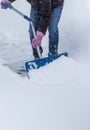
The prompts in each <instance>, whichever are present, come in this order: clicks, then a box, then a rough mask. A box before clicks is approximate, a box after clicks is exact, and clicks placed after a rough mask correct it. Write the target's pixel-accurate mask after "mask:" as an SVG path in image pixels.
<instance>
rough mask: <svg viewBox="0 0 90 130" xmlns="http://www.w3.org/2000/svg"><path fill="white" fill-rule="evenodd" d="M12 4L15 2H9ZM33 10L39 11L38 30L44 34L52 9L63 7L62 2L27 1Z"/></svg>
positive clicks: (59, 0) (53, 0) (45, 0)
mask: <svg viewBox="0 0 90 130" xmlns="http://www.w3.org/2000/svg"><path fill="white" fill-rule="evenodd" d="M9 1H11V2H14V1H15V0H9ZM27 1H28V2H29V3H30V4H31V6H32V7H33V8H35V9H36V10H38V11H39V15H40V22H39V25H38V30H39V31H41V32H43V33H44V34H45V33H46V30H47V27H48V25H49V22H50V17H51V13H52V9H53V8H56V7H58V6H60V5H63V3H64V0H27Z"/></svg>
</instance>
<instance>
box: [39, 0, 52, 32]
mask: <svg viewBox="0 0 90 130" xmlns="http://www.w3.org/2000/svg"><path fill="white" fill-rule="evenodd" d="M51 10H52V2H51V0H42V3H41V7H40V22H39V26H38V30H39V31H41V32H43V33H44V34H45V33H46V30H47V27H48V25H49V22H50V17H51Z"/></svg>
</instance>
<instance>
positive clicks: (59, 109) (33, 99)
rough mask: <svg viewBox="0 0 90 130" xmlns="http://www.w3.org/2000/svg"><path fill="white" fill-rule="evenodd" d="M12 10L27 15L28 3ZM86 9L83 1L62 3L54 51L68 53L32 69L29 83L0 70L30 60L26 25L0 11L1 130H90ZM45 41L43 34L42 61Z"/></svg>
mask: <svg viewBox="0 0 90 130" xmlns="http://www.w3.org/2000/svg"><path fill="white" fill-rule="evenodd" d="M13 5H14V6H15V7H16V8H18V9H20V10H22V12H24V13H25V14H27V15H29V8H30V7H29V5H28V3H27V2H25V1H23V2H22V6H19V5H20V0H19V1H17V2H15V3H14V4H13ZM88 5H89V4H88V1H87V2H86V1H85V0H82V1H81V0H79V1H78V0H76V1H74V0H72V1H70V0H67V1H65V5H64V11H63V14H62V18H61V23H60V26H59V27H60V34H61V35H60V42H61V44H60V46H59V51H60V52H63V51H68V53H69V57H61V58H59V59H58V60H55V61H54V62H53V63H51V64H49V65H46V66H45V67H42V68H40V69H38V70H32V71H31V72H30V73H29V75H30V80H29V79H27V77H21V76H19V75H18V74H16V73H14V72H12V70H10V68H8V67H7V66H4V65H5V64H7V63H10V64H11V63H13V62H16V61H19V60H24V59H25V58H26V59H30V58H31V59H32V51H31V46H30V43H29V36H28V31H27V30H28V23H27V22H25V21H24V20H23V19H22V18H21V17H20V16H18V15H17V14H15V13H13V12H12V11H10V10H8V11H6V10H5V11H3V10H0V130H90V78H89V77H90V68H89V65H90V61H89V56H90V48H89V46H90V45H89V37H88V36H89V31H90V30H89V26H90V25H89V21H90V19H89V16H88V12H89V11H90V10H88V8H87V7H88ZM25 8H26V9H25ZM71 10H72V11H71ZM83 15H84V16H85V17H83ZM11 18H12V20H11ZM7 19H8V21H7ZM6 21H7V22H6ZM20 23H22V24H20ZM26 28H27V29H26ZM45 41H48V37H47V35H46V36H45V38H44V40H43V43H42V45H43V48H45V52H44V56H46V54H47V46H48V45H46V44H45Z"/></svg>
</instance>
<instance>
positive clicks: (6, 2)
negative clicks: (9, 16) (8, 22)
mask: <svg viewBox="0 0 90 130" xmlns="http://www.w3.org/2000/svg"><path fill="white" fill-rule="evenodd" d="M11 3H12V2H10V1H9V0H2V1H1V8H2V9H7V7H4V6H3V5H2V4H11Z"/></svg>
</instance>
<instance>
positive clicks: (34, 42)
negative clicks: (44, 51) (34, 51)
mask: <svg viewBox="0 0 90 130" xmlns="http://www.w3.org/2000/svg"><path fill="white" fill-rule="evenodd" d="M43 37H44V34H43V33H42V32H40V31H37V32H36V37H35V38H34V39H33V40H32V47H33V48H36V47H37V46H39V45H40V44H41V41H42V38H43Z"/></svg>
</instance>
